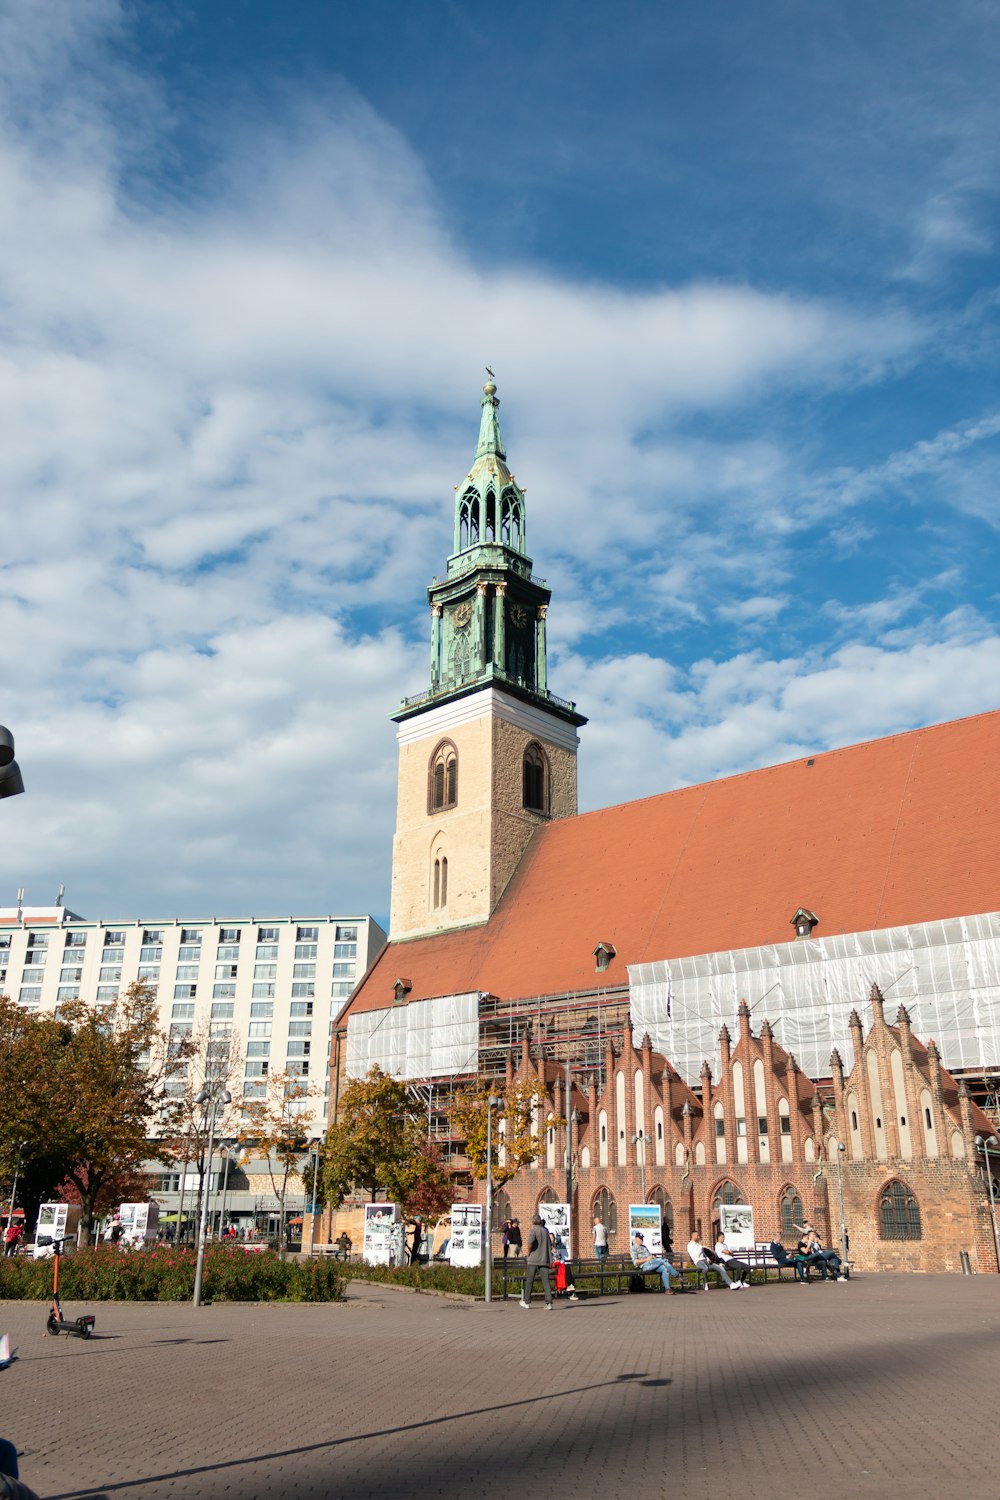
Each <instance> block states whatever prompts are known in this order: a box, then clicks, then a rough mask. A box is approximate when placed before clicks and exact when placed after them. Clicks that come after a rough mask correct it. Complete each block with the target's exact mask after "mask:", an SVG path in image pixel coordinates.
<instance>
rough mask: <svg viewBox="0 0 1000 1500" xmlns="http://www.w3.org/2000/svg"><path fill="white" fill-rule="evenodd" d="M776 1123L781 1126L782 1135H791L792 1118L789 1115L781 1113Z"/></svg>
mask: <svg viewBox="0 0 1000 1500" xmlns="http://www.w3.org/2000/svg"><path fill="white" fill-rule="evenodd" d="M778 1123H779V1125H780V1126H781V1133H782V1135H791V1133H792V1119H791V1116H790V1115H782V1116H781V1118H780V1120H779V1121H778Z"/></svg>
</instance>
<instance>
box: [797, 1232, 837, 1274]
mask: <svg viewBox="0 0 1000 1500" xmlns="http://www.w3.org/2000/svg"><path fill="white" fill-rule="evenodd" d="M803 1243H805V1245H806V1247H807V1248H806V1253H807V1254H808V1255H809V1257H810V1264H812V1265H814V1266H819V1268H820V1271H821V1272H822V1274H823V1280H824V1281H825V1280H826V1273H827V1271H829V1272H830V1274H831V1275H832V1276H833V1279H834V1280H835V1281H846V1280H847V1277H846V1276H845V1275H844V1269H843V1266H842V1265H841V1262H840V1256H839V1255H838V1254H837V1252H836V1250H827V1249H824V1246H823V1241H822V1240H821V1239H820V1237H819V1235H818V1234H817V1232H816V1230H815V1228H814V1227H813V1224H812V1221H811V1220H810V1219H807V1220H806V1222H805V1223H804V1224H803V1226H802V1239H801V1240H800V1241H799V1244H800V1245H801V1244H803Z"/></svg>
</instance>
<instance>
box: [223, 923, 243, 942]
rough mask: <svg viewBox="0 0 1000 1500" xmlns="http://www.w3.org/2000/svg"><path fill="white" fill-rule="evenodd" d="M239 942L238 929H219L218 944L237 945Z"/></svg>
mask: <svg viewBox="0 0 1000 1500" xmlns="http://www.w3.org/2000/svg"><path fill="white" fill-rule="evenodd" d="M239 940H240V929H239V928H238V927H220V928H219V942H220V943H238V942H239Z"/></svg>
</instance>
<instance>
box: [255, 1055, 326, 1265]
mask: <svg viewBox="0 0 1000 1500" xmlns="http://www.w3.org/2000/svg"><path fill="white" fill-rule="evenodd" d="M318 1093H319V1090H318V1089H317V1088H316V1087H315V1086H314V1085H311V1084H309V1083H307V1082H306V1080H305V1079H304V1078H299V1077H297V1076H296V1075H294V1074H291V1073H270V1074H268V1078H267V1083H266V1088H265V1093H264V1097H263V1098H262V1099H244V1100H243V1110H242V1114H243V1119H242V1124H241V1126H240V1129H239V1132H238V1136H237V1139H238V1141H239V1145H240V1148H241V1150H242V1151H243V1153H244V1155H245V1156H247V1155H250V1154H252V1155H254V1156H259V1157H261V1158H262V1159H264V1160H266V1162H267V1171H268V1175H269V1177H270V1179H271V1187H272V1189H273V1191H274V1196H275V1197H276V1198H277V1200H278V1214H279V1217H280V1221H281V1226H282V1230H284V1227H285V1200H286V1198H287V1196H288V1192H289V1189H290V1188H291V1187H292V1186H293V1179H294V1180H297V1181H298V1182H299V1183H300V1184H301V1173H302V1171H303V1169H304V1166H305V1162H306V1160H307V1158H308V1155H309V1141H310V1138H311V1137H312V1136H313V1134H314V1113H315V1112H314V1109H313V1107H312V1105H311V1103H310V1100H312V1099H314V1098H316V1096H317V1095H318ZM278 1248H279V1254H281V1255H282V1256H283V1255H284V1253H285V1237H284V1234H283V1233H282V1236H281V1239H280V1242H279V1247H278Z"/></svg>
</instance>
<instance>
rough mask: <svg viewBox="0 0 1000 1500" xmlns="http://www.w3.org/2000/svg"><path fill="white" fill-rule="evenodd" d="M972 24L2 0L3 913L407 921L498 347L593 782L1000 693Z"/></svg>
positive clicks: (961, 4)
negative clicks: (15, 904)
mask: <svg viewBox="0 0 1000 1500" xmlns="http://www.w3.org/2000/svg"><path fill="white" fill-rule="evenodd" d="M998 23H1000V6H998V5H997V4H996V3H992V0H957V3H954V4H952V5H950V6H949V7H947V9H946V10H942V9H941V7H939V6H936V5H933V4H930V3H923V0H910V3H895V0H883V3H881V4H880V5H878V6H871V5H860V4H835V3H834V4H830V5H827V6H824V7H816V6H814V5H812V4H807V3H784V4H783V3H777V0H776V3H773V4H765V3H759V4H758V3H752V0H742V3H736V0H733V3H718V4H712V3H709V4H703V5H698V6H692V5H690V4H687V3H683V4H682V3H674V0H661V3H659V4H652V3H650V4H645V3H631V4H628V3H626V4H619V5H617V6H615V7H614V8H612V7H598V6H592V7H589V8H587V7H580V6H570V5H568V4H562V3H561V0H554V3H552V4H549V5H547V6H544V7H539V6H537V5H532V6H529V5H528V4H523V3H519V0H515V3H512V4H506V5H504V6H503V7H497V8H496V9H495V10H492V11H491V10H484V9H483V8H482V7H480V6H474V5H471V4H465V3H458V0H455V3H441V4H434V3H428V4H426V5H423V6H413V5H406V4H401V3H400V4H396V3H389V0H381V3H371V4H368V5H366V6H364V7H358V6H354V5H350V6H349V5H346V4H340V3H335V0H325V3H320V0H299V3H297V4H296V5H295V6H288V5H285V4H278V3H277V0H266V3H257V4H252V3H239V4H237V3H235V0H234V3H231V4H222V3H214V4H209V3H205V4H197V5H196V4H194V3H188V4H185V5H182V4H174V3H171V0H157V3H155V4H153V3H145V0H143V3H131V4H127V5H119V4H115V3H112V0H31V3H28V0H3V3H0V193H2V202H3V204H4V213H3V216H2V222H0V317H2V320H3V333H4V337H3V341H2V343H0V442H2V451H3V453H4V463H3V465H2V466H0V483H2V485H3V490H4V502H5V504H4V515H5V527H4V545H3V548H2V552H0V627H2V630H3V639H4V640H5V642H6V643H7V650H6V651H5V653H4V662H3V668H2V673H0V719H2V720H3V722H5V723H7V724H9V725H10V726H11V727H12V728H13V729H14V731H15V733H16V735H17V742H18V756H19V760H20V762H21V765H22V769H23V773H24V776H25V780H26V782H27V784H28V794H27V795H26V796H24V797H21V798H16V799H12V800H10V801H8V802H6V803H4V805H3V843H2V849H3V854H2V871H3V880H4V883H5V885H6V888H7V889H6V895H4V893H3V891H2V890H0V900H4V899H13V895H14V892H15V891H16V889H17V887H18V886H22V885H23V886H24V887H25V888H26V891H27V898H28V900H29V901H34V902H44V901H48V900H51V899H52V897H53V895H54V893H55V890H56V887H57V886H58V885H59V883H60V882H62V881H64V882H65V883H66V886H67V900H68V902H69V904H70V905H71V906H72V907H73V908H74V909H76V910H78V911H82V912H84V913H85V914H87V915H92V916H100V915H107V916H110V915H115V916H120V915H129V914H134V915H136V916H140V915H145V916H149V917H152V916H164V915H174V914H177V915H184V914H191V915H195V914H213V913H218V914H233V915H237V914H248V915H249V914H251V913H263V912H265V911H267V912H305V911H337V910H344V909H348V908H349V909H352V910H371V911H373V912H375V913H376V914H384V913H385V911H386V910H387V908H388V889H389V855H390V845H391V835H392V824H393V814H394V807H393V802H394V794H395V740H394V733H393V727H392V725H391V724H390V723H389V721H388V718H387V714H388V713H389V711H390V710H391V709H392V707H393V706H394V704H395V703H396V702H397V701H398V699H399V698H400V697H401V696H402V695H403V694H405V693H412V692H417V691H420V690H421V689H422V688H423V687H424V686H425V685H426V671H427V667H426V663H427V646H426V641H427V616H426V603H425V597H424V589H425V586H426V584H427V582H428V581H429V579H430V577H431V575H432V574H434V573H435V572H438V571H439V570H440V568H441V566H442V563H443V560H444V557H445V556H446V554H447V552H448V550H449V546H450V538H451V507H452V502H453V486H454V485H455V484H456V483H457V482H458V481H459V480H460V479H461V478H462V476H463V474H464V473H465V471H466V469H467V467H468V465H469V463H470V461H471V457H472V452H473V447H474V443H475V437H476V432H477V428H478V415H479V405H478V402H479V391H480V385H481V382H482V378H483V366H484V365H485V364H486V363H487V362H488V363H490V364H491V365H492V366H493V368H494V369H495V370H496V372H497V379H498V384H499V390H500V396H501V402H502V406H501V420H502V424H503V429H504V435H505V438H506V441H507V448H508V455H509V458H510V461H511V465H512V467H513V469H514V471H515V472H516V474H517V475H518V478H519V479H520V480H521V482H522V483H523V484H524V485H525V486H526V487H527V491H528V544H529V551H530V552H531V553H532V555H533V556H534V559H535V565H536V570H537V571H538V572H539V573H541V574H542V575H543V576H545V577H546V578H547V579H548V580H549V582H550V584H551V586H552V588H553V590H554V600H553V608H552V611H551V614H550V649H551V658H552V669H551V684H552V687H553V690H554V691H556V692H557V693H559V694H561V695H562V696H564V697H568V698H573V699H575V700H576V701H577V702H578V704H579V706H580V708H581V710H582V711H583V712H584V713H586V714H588V715H589V717H590V724H589V725H588V726H587V728H586V729H585V730H584V731H583V744H582V747H581V761H580V766H581V777H580V783H581V805H582V806H583V807H594V806H600V805H604V804H607V803H610V802H615V801H620V800H625V799H627V798H630V797H633V796H640V795H645V794H648V793H650V792H654V791H658V790H665V789H667V788H669V787H672V786H677V785H681V784H685V783H690V782H694V781H699V780H703V779H706V778H709V777H714V776H717V775H725V774H729V773H732V772H734V771H739V770H743V769H746V768H748V767H752V766H759V765H766V764H768V763H770V762H773V761H775V760H779V759H783V758H787V757H789V756H792V755H796V754H798V753H802V752H812V751H815V750H821V749H824V748H827V747H830V746H835V745H839V744H845V743H850V742H852V741H855V740H858V739H863V738H870V737H873V736H877V735H881V734H886V733H892V732H894V731H897V730H900V729H907V728H912V727H914V726H916V725H919V724H923V723H928V722H934V721H937V720H941V719H946V718H951V717H957V716H959V715H962V714H967V713H973V712H978V711H980V710H983V709H989V708H994V707H996V706H997V690H996V686H995V684H996V682H997V680H998V669H1000V635H998V631H997V583H996V578H997V567H996V564H997V554H998V547H997V530H998V524H1000V502H998V498H997V496H998V478H1000V389H998V385H1000V382H998V376H997V368H998V365H997V346H998V311H1000V290H998V289H1000V278H998V274H997V239H998V228H1000V214H998V189H1000V157H998V154H997V151H996V142H997V139H998V138H1000V103H998V100H997V95H998V90H997V89H996V78H997V77H998V76H1000V56H998V54H1000V40H998V39H1000V25H998Z"/></svg>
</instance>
